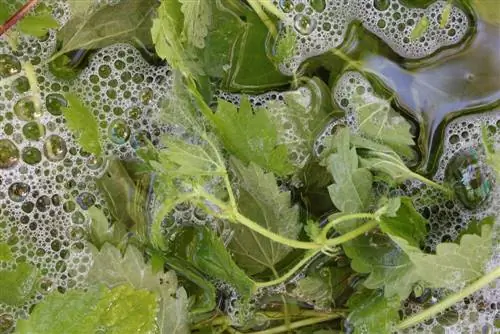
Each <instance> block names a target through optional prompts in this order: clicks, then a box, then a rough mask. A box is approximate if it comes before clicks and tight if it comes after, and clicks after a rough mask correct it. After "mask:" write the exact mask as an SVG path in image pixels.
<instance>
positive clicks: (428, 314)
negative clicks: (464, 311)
mask: <svg viewBox="0 0 500 334" xmlns="http://www.w3.org/2000/svg"><path fill="white" fill-rule="evenodd" d="M499 277H500V267H497V268H496V269H494V270H493V271H491V272H490V273H488V274H486V275H485V276H483V277H481V278H480V279H478V280H477V281H475V282H474V283H472V284H470V285H469V286H467V287H466V288H465V289H463V290H461V291H459V292H457V293H454V294H452V295H450V296H448V297H446V298H445V299H443V300H442V301H440V302H439V303H437V304H436V305H434V306H431V307H429V308H428V309H426V310H423V311H422V312H419V313H417V314H415V315H414V316H411V317H409V318H408V319H406V320H404V321H402V322H400V323H399V324H398V325H397V326H396V328H397V329H400V330H401V329H405V328H408V327H412V326H414V325H416V324H418V323H420V322H422V321H424V320H426V319H429V318H432V317H433V316H435V315H436V314H438V313H440V312H442V311H444V310H445V309H447V308H448V307H450V306H453V305H454V304H456V303H458V302H459V301H461V300H462V299H464V298H465V297H467V296H469V295H471V294H473V293H474V292H476V291H477V290H479V289H481V288H483V287H485V286H487V285H488V284H490V283H491V282H493V281H494V280H496V279H497V278H499Z"/></svg>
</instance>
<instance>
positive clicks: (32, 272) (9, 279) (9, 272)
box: [0, 250, 38, 306]
mask: <svg viewBox="0 0 500 334" xmlns="http://www.w3.org/2000/svg"><path fill="white" fill-rule="evenodd" d="M9 252H10V250H9ZM6 255H9V254H8V253H6ZM5 257H7V256H5ZM37 277H38V273H37V270H36V268H35V267H33V266H32V265H31V264H29V263H26V262H20V263H17V264H16V265H15V268H14V269H2V270H0V303H2V304H7V305H12V306H18V305H22V304H23V303H24V302H25V301H26V300H27V299H28V298H30V297H31V296H32V294H33V293H35V290H36V281H37Z"/></svg>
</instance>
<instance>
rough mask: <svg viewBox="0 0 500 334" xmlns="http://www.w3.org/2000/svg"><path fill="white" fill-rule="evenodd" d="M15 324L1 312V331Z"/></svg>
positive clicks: (8, 316)
mask: <svg viewBox="0 0 500 334" xmlns="http://www.w3.org/2000/svg"><path fill="white" fill-rule="evenodd" d="M0 64H1V63H0ZM0 66H1V65H0ZM13 326H14V317H13V316H12V315H10V314H7V313H4V314H0V332H6V331H8V330H9V329H11V328H12V327H13Z"/></svg>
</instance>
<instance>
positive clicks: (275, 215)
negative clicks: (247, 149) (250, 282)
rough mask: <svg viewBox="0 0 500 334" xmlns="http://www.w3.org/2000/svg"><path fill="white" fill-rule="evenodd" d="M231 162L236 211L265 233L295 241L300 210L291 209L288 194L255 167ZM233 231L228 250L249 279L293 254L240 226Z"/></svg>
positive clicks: (251, 164) (271, 176)
mask: <svg viewBox="0 0 500 334" xmlns="http://www.w3.org/2000/svg"><path fill="white" fill-rule="evenodd" d="M230 162H231V166H232V167H233V170H234V173H235V175H236V178H237V181H236V182H237V185H238V193H239V197H238V209H239V211H240V212H241V213H242V214H243V215H244V216H246V217H247V218H249V219H251V220H252V221H254V222H256V223H258V224H259V225H261V226H263V227H265V228H266V230H268V231H271V232H274V233H276V234H279V235H281V236H283V237H287V238H290V239H297V237H298V235H299V233H300V231H301V229H302V227H301V225H300V223H299V208H298V207H297V206H296V205H293V206H292V203H291V194H290V192H288V191H287V192H283V191H280V189H279V187H278V185H277V184H276V178H275V177H274V175H273V174H272V173H264V171H263V170H262V169H261V168H260V167H259V166H257V165H256V164H254V163H250V165H248V166H245V164H244V163H242V162H241V161H239V160H237V159H235V158H231V160H230ZM233 231H234V234H233V237H232V239H231V243H230V244H229V248H230V249H231V250H232V252H233V254H234V258H235V260H236V262H237V263H238V265H239V266H240V267H241V268H243V269H245V271H246V272H247V273H248V274H250V275H253V274H257V273H260V272H262V271H263V270H264V269H271V271H274V270H275V265H276V264H277V263H278V262H279V261H281V260H282V259H283V258H284V257H285V256H286V255H287V254H288V253H289V252H290V251H291V250H292V248H290V247H288V246H285V245H283V244H280V243H277V242H274V241H272V240H271V239H269V238H267V237H264V236H262V235H261V234H259V233H257V232H255V231H253V230H251V229H249V228H248V227H246V226H244V225H241V224H238V225H236V226H235V227H234V230H233Z"/></svg>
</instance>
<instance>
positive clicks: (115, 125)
mask: <svg viewBox="0 0 500 334" xmlns="http://www.w3.org/2000/svg"><path fill="white" fill-rule="evenodd" d="M108 135H109V138H110V139H111V141H112V142H113V143H115V144H118V145H122V144H125V143H126V142H127V141H128V139H129V138H130V127H129V126H128V124H127V122H125V121H124V120H122V119H115V120H113V121H112V122H111V124H110V125H109V128H108Z"/></svg>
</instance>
